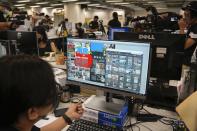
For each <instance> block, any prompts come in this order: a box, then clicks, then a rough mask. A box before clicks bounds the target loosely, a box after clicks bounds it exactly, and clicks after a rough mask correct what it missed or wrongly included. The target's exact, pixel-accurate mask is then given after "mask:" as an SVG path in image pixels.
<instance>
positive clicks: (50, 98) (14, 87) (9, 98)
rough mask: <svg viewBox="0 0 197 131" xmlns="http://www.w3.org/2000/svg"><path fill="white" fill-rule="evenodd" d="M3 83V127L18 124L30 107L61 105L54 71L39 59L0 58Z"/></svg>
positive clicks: (0, 91)
mask: <svg viewBox="0 0 197 131" xmlns="http://www.w3.org/2000/svg"><path fill="white" fill-rule="evenodd" d="M0 80H1V81H0V87H1V88H0V105H1V108H0V112H1V121H0V127H7V126H10V125H13V124H15V122H17V120H18V118H19V116H20V115H22V114H25V113H26V111H27V110H28V109H29V108H31V107H44V106H48V105H51V104H52V105H53V107H55V106H56V104H57V102H58V99H57V88H56V82H55V79H54V74H53V71H52V68H51V66H50V65H49V64H48V63H47V62H45V61H44V60H42V59H40V58H38V57H36V56H28V55H18V56H4V57H2V58H0Z"/></svg>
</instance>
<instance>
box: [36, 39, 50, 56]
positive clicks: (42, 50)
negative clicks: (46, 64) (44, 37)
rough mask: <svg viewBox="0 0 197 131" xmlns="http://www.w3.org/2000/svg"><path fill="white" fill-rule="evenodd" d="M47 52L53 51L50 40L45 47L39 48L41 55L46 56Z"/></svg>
mask: <svg viewBox="0 0 197 131" xmlns="http://www.w3.org/2000/svg"><path fill="white" fill-rule="evenodd" d="M45 52H51V45H50V41H47V45H46V47H45V48H39V55H40V56H44V55H45Z"/></svg>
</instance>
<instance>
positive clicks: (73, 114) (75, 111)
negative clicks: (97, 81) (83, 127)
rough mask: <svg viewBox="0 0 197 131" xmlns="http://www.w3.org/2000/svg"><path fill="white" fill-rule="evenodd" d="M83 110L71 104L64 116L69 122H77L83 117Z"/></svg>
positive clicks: (77, 105)
mask: <svg viewBox="0 0 197 131" xmlns="http://www.w3.org/2000/svg"><path fill="white" fill-rule="evenodd" d="M83 112H84V109H83V108H82V105H81V104H71V105H70V106H69V108H68V110H67V112H66V115H67V116H68V117H69V118H70V119H71V120H77V119H80V117H81V116H82V115H83Z"/></svg>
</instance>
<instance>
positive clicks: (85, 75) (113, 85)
mask: <svg viewBox="0 0 197 131" xmlns="http://www.w3.org/2000/svg"><path fill="white" fill-rule="evenodd" d="M149 59H150V44H149V43H145V42H143V43H137V42H118V41H103V40H88V39H68V40H67V82H68V83H70V84H74V85H85V86H89V85H90V86H93V87H95V88H97V89H102V90H105V91H109V92H113V93H118V94H122V95H124V96H134V97H136V98H137V97H138V98H142V99H143V98H144V97H145V94H146V89H147V85H148V72H149Z"/></svg>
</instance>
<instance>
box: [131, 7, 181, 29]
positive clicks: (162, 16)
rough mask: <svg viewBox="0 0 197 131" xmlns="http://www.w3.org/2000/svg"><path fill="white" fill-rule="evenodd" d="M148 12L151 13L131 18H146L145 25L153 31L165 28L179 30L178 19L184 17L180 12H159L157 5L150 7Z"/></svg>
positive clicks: (139, 19)
mask: <svg viewBox="0 0 197 131" xmlns="http://www.w3.org/2000/svg"><path fill="white" fill-rule="evenodd" d="M146 11H147V12H149V11H150V12H151V14H149V15H147V16H142V17H137V18H134V19H131V22H136V21H142V20H144V21H145V22H144V26H143V27H146V28H147V29H146V30H151V32H152V31H163V30H171V31H174V30H178V29H179V26H178V20H179V19H181V18H182V16H180V15H179V14H176V13H174V12H162V13H158V12H157V10H156V8H155V7H152V6H151V7H148V8H147V9H146Z"/></svg>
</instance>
